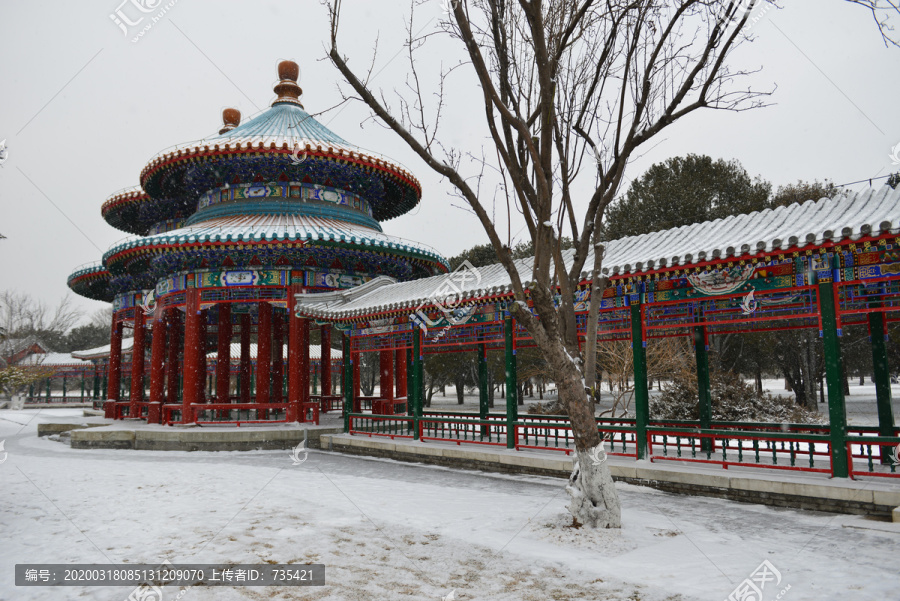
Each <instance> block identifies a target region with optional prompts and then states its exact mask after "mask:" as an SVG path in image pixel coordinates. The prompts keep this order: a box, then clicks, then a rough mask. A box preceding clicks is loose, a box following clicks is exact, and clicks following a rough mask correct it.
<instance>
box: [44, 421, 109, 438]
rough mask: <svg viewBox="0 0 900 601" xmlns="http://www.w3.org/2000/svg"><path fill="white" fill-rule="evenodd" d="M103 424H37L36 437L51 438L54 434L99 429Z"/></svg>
mask: <svg viewBox="0 0 900 601" xmlns="http://www.w3.org/2000/svg"><path fill="white" fill-rule="evenodd" d="M104 425H105V424H38V426H37V435H38V436H39V437H40V436H52V435H54V434H62V433H63V432H68V431H70V430H83V429H85V428H100V427H102V426H104Z"/></svg>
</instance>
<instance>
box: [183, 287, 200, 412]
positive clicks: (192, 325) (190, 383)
mask: <svg viewBox="0 0 900 601" xmlns="http://www.w3.org/2000/svg"><path fill="white" fill-rule="evenodd" d="M186 296H187V298H186V303H185V312H184V390H183V391H182V408H181V423H183V424H191V423H194V421H195V419H194V409H193V407H191V405H192V404H193V403H198V402H199V401H200V377H201V374H200V291H199V290H198V289H197V288H188V289H187V291H186Z"/></svg>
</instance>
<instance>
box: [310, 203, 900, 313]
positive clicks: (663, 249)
mask: <svg viewBox="0 0 900 601" xmlns="http://www.w3.org/2000/svg"><path fill="white" fill-rule="evenodd" d="M897 232H900V189H898V190H892V189H891V188H890V187H888V186H885V187H883V188H881V189H880V190H869V191H866V192H862V193H859V194H856V195H850V196H846V197H841V198H835V199H829V198H823V199H821V200H818V201H813V200H808V201H806V202H805V203H803V204H791V205H788V206H784V207H778V208H776V209H767V210H765V211H760V212H753V213H750V214H746V215H735V216H732V217H727V218H725V219H717V220H715V221H707V222H703V223H695V224H692V225H686V226H682V227H678V228H672V229H669V230H664V231H661V232H655V233H651V234H643V235H640V236H630V237H627V238H620V239H618V240H612V241H610V242H608V243H607V244H606V256H605V257H604V260H603V265H604V266H603V273H605V274H612V275H624V274H629V275H632V274H633V275H639V274H642V273H646V272H649V271H653V270H656V269H661V268H664V267H674V266H689V265H691V264H692V263H699V262H704V261H710V260H714V259H727V258H729V257H740V256H743V255H750V256H752V255H754V254H756V253H764V252H775V251H778V250H779V249H785V250H787V249H789V248H792V247H796V248H800V249H802V248H804V247H807V246H818V245H822V244H824V243H827V242H836V241H839V240H842V239H851V240H856V239H859V238H860V237H862V236H866V235H873V236H877V235H881V234H885V233H897ZM573 253H574V251H572V250H569V251H564V252H563V258H564V259H565V262H566V264H568V265H571V262H572V256H573ZM533 261H534V260H533V258H528V259H522V260H519V261H516V269H517V270H518V272H519V274H520V275H521V277H522V280H523V283H524V284H525V285H526V286H527V285H528V282H529V280H530V276H531V268H532V264H533ZM592 263H593V258H592V257H590V256H589V257H588V259H587V261H585V267H586V268H589V267H590V265H591V264H592ZM581 276H582V277H583V278H588V277H590V273H589V271H584V272H582V274H581ZM451 278H454V274H443V275H439V276H433V277H430V278H423V279H419V280H414V281H411V282H403V283H396V282H394V281H393V280H391V278H376V279H375V280H372V281H370V282H368V283H366V284H364V285H363V286H360V287H357V288H355V289H353V290H348V291H344V292H335V293H330V294H298V295H296V299H297V310H298V311H299V312H301V313H302V314H304V315H307V316H311V317H322V318H336V319H347V318H352V317H355V316H361V315H369V314H372V313H378V312H383V311H391V310H396V309H414V308H415V307H417V306H419V305H420V304H424V303H429V304H430V302H431V301H430V300H429V299H432V298H433V297H434V296H435V292H436V291H438V290H441V289H442V287H443V286H446V285H447V284H448V282H450V281H451ZM452 281H453V285H455V286H456V287H457V288H458V289H461V290H462V297H463V299H466V298H480V297H486V296H487V297H489V296H494V295H503V294H507V293H509V292H510V290H511V283H510V278H509V274H507V272H506V270H505V269H504V268H503V266H502V265H501V264H499V263H496V264H493V265H488V266H486V267H478V268H476V269H475V271H474V272H473V275H470V276H469V277H468V278H467V281H466V282H464V283H463V284H462V285H461V284H460V282H459V276H455V279H454V280H452Z"/></svg>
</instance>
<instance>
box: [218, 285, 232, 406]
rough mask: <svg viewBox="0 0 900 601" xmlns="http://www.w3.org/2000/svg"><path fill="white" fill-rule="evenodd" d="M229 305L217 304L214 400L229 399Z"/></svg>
mask: <svg viewBox="0 0 900 601" xmlns="http://www.w3.org/2000/svg"><path fill="white" fill-rule="evenodd" d="M230 392H231V305H229V304H226V303H222V304H221V305H219V333H218V339H217V341H216V402H217V403H228V402H230V401H231V399H230V398H229V394H230Z"/></svg>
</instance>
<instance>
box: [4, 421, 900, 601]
mask: <svg viewBox="0 0 900 601" xmlns="http://www.w3.org/2000/svg"><path fill="white" fill-rule="evenodd" d="M35 413H36V412H35V411H20V412H11V411H0V440H5V441H6V452H7V453H8V457H7V459H6V461H5V462H4V463H2V464H0V490H2V497H0V499H2V500H0V532H2V539H0V599H3V600H19V599H42V600H43V599H46V600H57V599H67V600H68V599H92V600H93V599H98V600H115V601H118V600H123V601H124V599H126V597H127V596H128V594H129V593H130V592H131V590H132V589H129V588H109V587H93V588H17V587H15V586H14V578H13V568H14V565H15V564H16V563H38V562H42V563H76V562H77V563H123V562H129V563H152V564H159V563H161V562H162V561H164V560H168V561H170V562H172V563H212V562H231V563H262V562H271V563H276V562H277V563H305V562H315V563H324V564H325V565H326V580H327V583H328V584H327V585H326V586H325V587H318V588H291V587H283V588H256V587H247V588H225V587H216V588H203V587H195V588H192V589H189V590H187V592H186V593H185V594H184V596H182V597H181V599H184V600H186V601H195V600H196V601H201V600H213V599H215V600H216V601H219V600H229V599H254V600H256V599H259V600H262V599H317V600H319V599H321V600H335V601H337V600H356V599H359V600H371V599H386V600H393V599H434V600H439V599H441V598H442V597H444V596H446V595H448V594H449V593H450V592H451V591H454V590H455V598H456V599H458V600H466V601H469V600H475V599H479V600H488V599H491V600H509V601H522V600H535V601H538V600H540V601H544V600H546V599H590V600H594V599H615V600H619V599H622V600H624V599H635V600H637V599H640V600H642V601H650V600H656V599H710V600H716V601H721V600H722V599H727V598H728V596H729V594H730V593H731V592H732V590H733V589H735V587H736V586H738V584H740V583H741V582H742V581H743V580H744V579H745V578H747V577H748V576H750V574H751V573H752V572H753V571H754V570H755V569H756V568H757V566H759V565H760V564H761V563H762V562H763V561H764V560H768V561H769V562H771V564H772V565H773V566H774V567H775V568H776V569H777V570H779V571H780V573H781V583H780V584H779V585H778V586H777V587H776V586H775V585H774V584H773V583H771V582H770V583H768V584H767V586H766V588H765V590H764V593H765V596H764V597H763V599H764V600H765V601H769V600H770V599H775V596H776V595H777V594H778V593H780V592H781V591H782V590H784V589H785V588H786V587H788V586H789V587H790V588H789V590H787V592H786V593H785V594H784V595H783V596H782V597H781V599H783V600H785V601H800V600H803V599H809V600H815V601H821V600H824V599H852V600H854V601H856V600H865V599H872V600H881V599H896V598H898V597H900V568H898V564H897V562H896V561H895V560H894V559H893V557H894V556H895V555H896V549H897V548H898V545H900V526H898V525H895V524H888V523H883V522H876V521H871V520H867V519H864V518H861V517H853V516H843V515H832V514H816V513H807V512H801V511H795V510H778V509H770V508H766V507H762V506H756V505H744V504H737V503H731V502H728V501H721V500H716V499H706V498H697V497H684V496H677V495H670V494H666V493H662V492H658V491H654V490H651V489H645V488H641V487H636V486H629V485H624V484H619V485H618V488H619V492H620V495H621V498H622V505H623V521H624V524H625V526H624V528H623V529H622V530H621V531H587V530H584V529H580V530H577V529H573V528H570V527H568V522H569V520H568V518H567V514H566V512H565V503H566V500H567V497H566V494H565V492H564V490H563V484H564V482H563V481H562V480H557V479H552V478H539V477H530V476H503V475H495V474H487V473H477V472H466V471H457V470H450V469H444V468H438V467H426V466H420V465H410V464H402V463H397V462H393V461H385V460H376V459H366V458H358V457H348V456H342V455H338V454H332V453H326V452H316V451H313V452H310V454H309V458H308V460H307V461H306V462H305V463H303V464H301V465H297V466H293V465H292V461H291V459H290V457H289V453H288V452H287V451H257V452H228V453H225V452H222V453H204V452H195V453H186V452H149V451H99V450H98V451H83V450H81V451H79V450H72V449H70V448H68V447H67V446H65V445H63V444H60V443H58V442H54V441H51V440H47V439H38V438H37V437H36V427H35V426H36V423H37V422H38V421H41V420H44V421H52V416H54V415H61V414H71V413H72V410H45V411H43V412H41V413H40V414H39V415H36V416H35ZM29 419H30V420H31V421H30V423H28V425H27V426H24V427H23V426H20V425H19V424H24V423H25V422H27V421H28V420H29ZM0 459H2V454H0ZM178 592H179V591H178V590H176V589H170V590H167V591H166V597H165V599H166V601H168V600H170V599H174V598H175V596H176V595H177V594H178ZM738 598H740V597H738Z"/></svg>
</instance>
